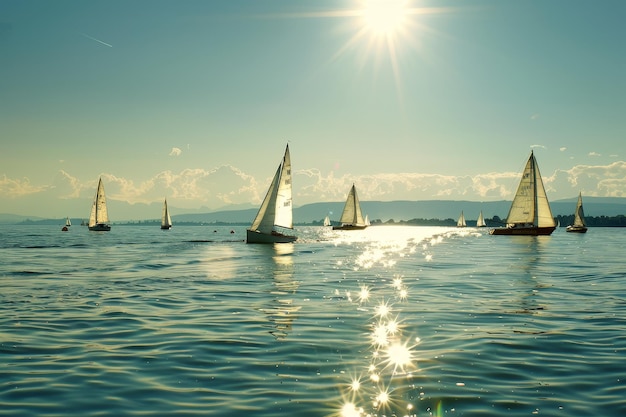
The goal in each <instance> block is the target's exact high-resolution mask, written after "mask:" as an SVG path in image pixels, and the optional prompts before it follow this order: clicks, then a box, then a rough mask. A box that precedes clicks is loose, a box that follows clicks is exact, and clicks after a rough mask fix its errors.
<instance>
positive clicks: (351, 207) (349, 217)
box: [339, 184, 365, 226]
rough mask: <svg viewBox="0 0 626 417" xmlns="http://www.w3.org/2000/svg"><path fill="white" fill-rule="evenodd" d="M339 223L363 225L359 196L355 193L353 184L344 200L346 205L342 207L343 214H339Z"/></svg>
mask: <svg viewBox="0 0 626 417" xmlns="http://www.w3.org/2000/svg"><path fill="white" fill-rule="evenodd" d="M339 221H340V222H341V223H342V224H351V225H354V226H364V225H365V220H364V219H363V213H362V212H361V203H360V202H359V196H358V195H357V193H356V187H355V186H354V184H353V185H352V188H351V189H350V192H349V193H348V198H347V199H346V204H345V206H344V207H343V213H341V218H340V219H339Z"/></svg>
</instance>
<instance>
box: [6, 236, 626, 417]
mask: <svg viewBox="0 0 626 417" xmlns="http://www.w3.org/2000/svg"><path fill="white" fill-rule="evenodd" d="M60 229H61V225H59V227H56V226H54V227H53V226H43V227H38V226H8V225H3V226H0V233H1V234H0V287H1V291H0V310H1V311H0V416H20V415H25V416H27V415H33V416H34V415H36V416H67V415H82V416H164V415H187V416H189V415H202V416H234V415H237V416H366V415H377V416H383V415H385V416H392V415H396V416H405V415H410V416H413V415H415V416H455V415H458V416H530V415H544V416H603V417H607V416H620V417H621V416H624V415H626V262H625V261H624V257H625V252H624V247H626V233H625V232H626V231H625V230H623V229H617V228H592V229H590V230H589V232H588V233H587V234H584V235H578V234H569V233H565V230H564V229H557V230H556V231H555V232H554V233H553V234H552V236H547V237H545V236H543V237H524V236H520V237H515V236H490V235H489V234H488V232H487V230H479V229H472V228H467V229H456V228H442V227H404V226H375V227H370V228H368V229H366V230H364V231H352V232H338V231H335V232H333V231H331V230H328V229H323V228H321V227H310V228H307V227H301V228H298V229H297V233H298V235H299V237H300V239H299V240H298V242H297V243H295V244H283V245H276V246H268V245H247V244H245V243H244V241H243V240H244V238H245V228H244V227H235V228H234V229H233V231H234V232H235V233H230V230H231V229H230V228H224V227H212V226H202V227H201V226H195V227H182V226H181V227H177V226H174V227H173V228H172V229H171V230H169V231H161V230H160V229H159V228H158V227H148V226H116V225H114V226H113V228H112V230H111V231H110V232H89V231H88V230H87V228H86V227H81V226H72V227H71V230H70V231H69V232H65V233H64V232H61V230H60Z"/></svg>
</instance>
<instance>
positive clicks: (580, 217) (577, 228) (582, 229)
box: [565, 193, 587, 233]
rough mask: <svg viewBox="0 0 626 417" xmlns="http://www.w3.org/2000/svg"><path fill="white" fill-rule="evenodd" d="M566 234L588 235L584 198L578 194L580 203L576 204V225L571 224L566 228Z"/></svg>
mask: <svg viewBox="0 0 626 417" xmlns="http://www.w3.org/2000/svg"><path fill="white" fill-rule="evenodd" d="M565 231H566V232H573V233H586V232H587V225H586V224H585V212H584V211H583V196H582V194H581V193H578V202H577V203H576V211H575V212H574V224H570V225H569V226H567V227H566V228H565Z"/></svg>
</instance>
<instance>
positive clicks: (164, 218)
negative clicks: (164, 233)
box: [161, 199, 172, 229]
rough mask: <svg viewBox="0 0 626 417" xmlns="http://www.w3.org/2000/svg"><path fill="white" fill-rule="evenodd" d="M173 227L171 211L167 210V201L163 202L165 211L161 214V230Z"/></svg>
mask: <svg viewBox="0 0 626 417" xmlns="http://www.w3.org/2000/svg"><path fill="white" fill-rule="evenodd" d="M170 227H172V217H171V216H170V211H169V209H168V208H167V199H166V200H164V202H163V211H162V212H161V228H162V229H165V228H170Z"/></svg>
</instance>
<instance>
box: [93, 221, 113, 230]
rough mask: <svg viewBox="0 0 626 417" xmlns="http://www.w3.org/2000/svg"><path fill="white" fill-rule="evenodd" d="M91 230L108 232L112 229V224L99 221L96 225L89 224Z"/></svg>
mask: <svg viewBox="0 0 626 417" xmlns="http://www.w3.org/2000/svg"><path fill="white" fill-rule="evenodd" d="M89 230H91V231H93V232H108V231H109V230H111V226H109V225H108V224H104V223H98V224H96V225H93V226H89Z"/></svg>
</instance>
